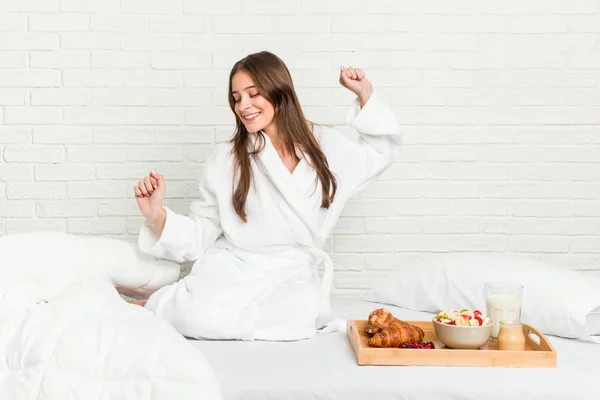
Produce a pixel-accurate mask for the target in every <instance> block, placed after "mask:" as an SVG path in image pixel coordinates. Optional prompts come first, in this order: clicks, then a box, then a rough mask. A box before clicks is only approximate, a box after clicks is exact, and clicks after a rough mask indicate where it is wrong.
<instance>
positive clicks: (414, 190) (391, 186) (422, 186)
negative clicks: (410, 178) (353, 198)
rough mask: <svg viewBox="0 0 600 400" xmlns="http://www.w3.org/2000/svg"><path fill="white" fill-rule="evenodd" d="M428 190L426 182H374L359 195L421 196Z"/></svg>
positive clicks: (372, 196) (385, 197)
mask: <svg viewBox="0 0 600 400" xmlns="http://www.w3.org/2000/svg"><path fill="white" fill-rule="evenodd" d="M426 191H427V184H426V183H424V182H377V181H376V182H373V183H372V184H371V185H369V186H368V187H367V188H366V189H365V190H363V191H362V192H360V193H359V194H358V195H357V198H361V199H394V198H395V199H398V198H421V197H423V196H424V195H425V193H426Z"/></svg>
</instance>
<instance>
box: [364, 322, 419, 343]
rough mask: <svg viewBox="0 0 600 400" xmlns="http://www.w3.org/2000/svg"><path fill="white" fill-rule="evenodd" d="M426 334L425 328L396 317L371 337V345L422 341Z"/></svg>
mask: <svg viewBox="0 0 600 400" xmlns="http://www.w3.org/2000/svg"><path fill="white" fill-rule="evenodd" d="M424 336H425V333H424V332H423V329H421V328H419V327H418V326H414V325H410V324H408V323H406V322H404V321H400V320H399V319H396V320H395V321H393V322H392V323H391V324H390V326H388V327H387V328H385V329H384V330H382V331H381V332H379V333H377V334H376V335H375V336H373V337H372V338H371V339H369V346H373V347H399V346H400V344H401V343H406V342H420V341H422V340H423V337H424Z"/></svg>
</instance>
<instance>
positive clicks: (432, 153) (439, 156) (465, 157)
mask: <svg viewBox="0 0 600 400" xmlns="http://www.w3.org/2000/svg"><path fill="white" fill-rule="evenodd" d="M421 154H422V157H423V161H477V160H478V159H479V154H478V153H477V152H474V151H473V149H472V148H471V147H466V146H451V145H450V146H443V147H441V146H431V147H429V146H428V147H424V148H423V149H422V151H421Z"/></svg>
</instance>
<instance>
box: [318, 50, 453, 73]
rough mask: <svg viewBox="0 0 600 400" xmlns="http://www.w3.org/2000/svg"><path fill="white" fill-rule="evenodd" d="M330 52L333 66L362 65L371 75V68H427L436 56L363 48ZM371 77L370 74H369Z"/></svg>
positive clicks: (441, 66) (441, 63) (442, 63)
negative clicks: (428, 61) (430, 60)
mask: <svg viewBox="0 0 600 400" xmlns="http://www.w3.org/2000/svg"><path fill="white" fill-rule="evenodd" d="M329 54H330V55H331V64H330V66H331V68H332V69H335V70H339V68H340V66H341V65H347V66H348V65H354V66H360V67H361V68H363V69H365V72H366V73H367V74H368V75H367V76H369V72H370V69H371V68H379V69H382V68H388V67H391V68H408V69H410V68H416V67H415V66H419V67H423V68H427V60H424V59H432V58H435V56H436V55H435V54H431V53H419V54H414V53H411V52H403V51H380V50H374V51H370V50H361V51H360V52H355V51H352V50H351V49H348V50H346V51H342V50H340V51H336V50H335V49H332V50H331V51H330V52H329ZM445 65H446V64H445V63H444V62H439V63H437V64H436V68H443V67H445ZM369 77H370V76H369Z"/></svg>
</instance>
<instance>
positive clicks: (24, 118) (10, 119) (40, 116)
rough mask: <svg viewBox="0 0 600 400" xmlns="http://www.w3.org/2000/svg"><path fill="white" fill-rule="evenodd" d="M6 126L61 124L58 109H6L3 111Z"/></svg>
mask: <svg viewBox="0 0 600 400" xmlns="http://www.w3.org/2000/svg"><path fill="white" fill-rule="evenodd" d="M4 121H5V123H6V124H9V125H11V124H27V125H46V124H50V125H52V124H60V123H62V122H63V112H62V109H61V108H60V107H6V108H5V110H4Z"/></svg>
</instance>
